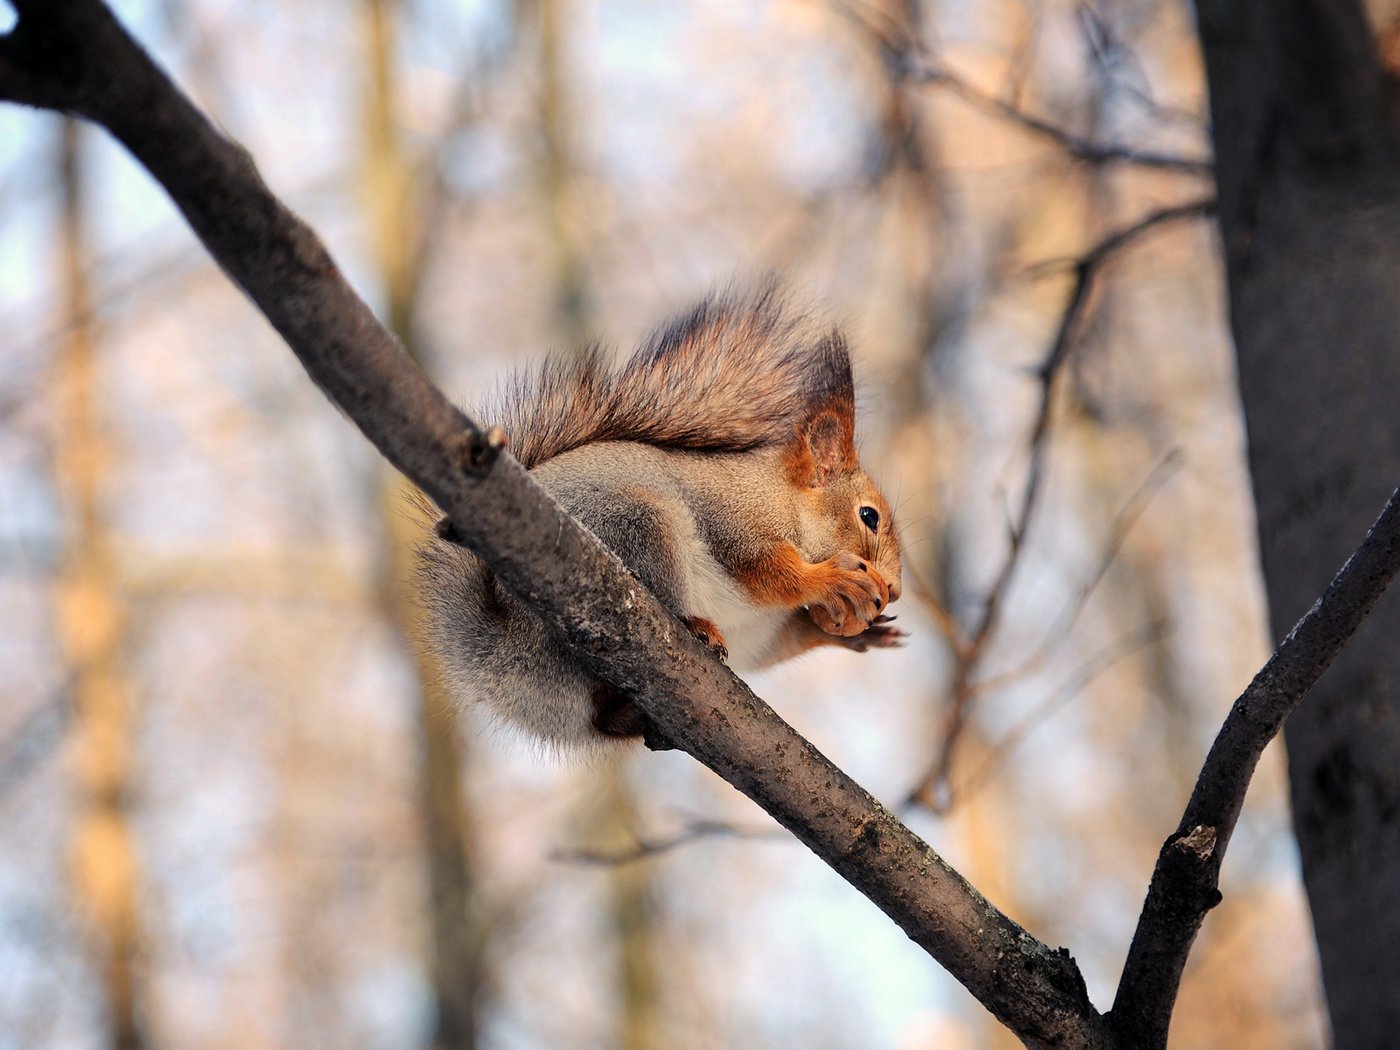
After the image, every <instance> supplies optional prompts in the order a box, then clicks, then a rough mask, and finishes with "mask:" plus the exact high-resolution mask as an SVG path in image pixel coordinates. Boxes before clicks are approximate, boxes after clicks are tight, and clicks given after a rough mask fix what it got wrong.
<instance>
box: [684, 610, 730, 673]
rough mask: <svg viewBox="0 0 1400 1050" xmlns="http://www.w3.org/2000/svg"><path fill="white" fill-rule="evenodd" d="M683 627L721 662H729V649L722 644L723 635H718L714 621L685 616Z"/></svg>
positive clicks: (701, 617) (717, 628) (700, 617)
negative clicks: (688, 629) (687, 628)
mask: <svg viewBox="0 0 1400 1050" xmlns="http://www.w3.org/2000/svg"><path fill="white" fill-rule="evenodd" d="M685 625H686V626H687V627H689V628H690V633H691V634H693V635H695V637H696V638H699V639H700V640H701V641H702V642H704V643H705V645H706V646H707V647H708V648H709V650H710V652H712V653H714V654H715V655H716V656H718V657H719V658H720V659H721V660H722V661H726V662H727V661H728V660H729V647H728V646H727V645H725V644H724V635H722V634H721V633H720V630H719V625H718V624H716V623H715V622H714V620H707V619H705V617H703V616H687V617H685Z"/></svg>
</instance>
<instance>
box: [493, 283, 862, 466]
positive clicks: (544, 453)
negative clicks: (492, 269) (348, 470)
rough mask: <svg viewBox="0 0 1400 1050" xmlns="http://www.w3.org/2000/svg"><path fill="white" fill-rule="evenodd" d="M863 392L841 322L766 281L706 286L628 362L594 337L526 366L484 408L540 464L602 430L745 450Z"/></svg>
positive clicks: (612, 437)
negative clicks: (743, 287) (742, 287)
mask: <svg viewBox="0 0 1400 1050" xmlns="http://www.w3.org/2000/svg"><path fill="white" fill-rule="evenodd" d="M853 401H854V389H853V386H852V382H851V365H850V358H849V356H848V355H847V352H846V345H845V341H844V340H843V339H842V337H841V334H840V333H839V332H838V331H837V330H835V329H834V328H830V327H823V326H821V325H820V324H818V323H816V322H814V321H813V320H812V319H811V318H810V317H809V316H808V315H806V314H804V313H801V312H800V311H794V310H792V309H791V308H790V307H789V306H788V304H787V302H786V300H785V299H784V297H783V295H782V293H781V292H780V291H779V290H778V288H777V287H776V286H774V285H768V286H766V287H764V288H763V289H761V290H760V291H758V292H757V293H753V294H750V295H747V296H740V295H734V294H730V295H722V296H712V297H710V298H707V299H706V300H704V301H703V302H701V303H700V305H699V306H697V307H695V308H694V309H693V310H691V311H690V312H689V313H688V314H686V315H684V316H683V317H681V318H679V319H678V320H676V321H674V322H672V323H671V324H669V325H667V326H666V327H664V328H662V329H661V330H659V331H657V332H655V333H653V334H652V336H651V337H650V338H648V339H647V340H646V341H645V342H644V343H643V344H642V345H641V346H640V347H639V348H638V349H637V351H636V352H635V353H634V354H633V355H632V357H631V358H630V359H629V360H628V361H627V362H626V363H625V364H623V365H622V366H621V367H617V366H614V365H612V364H611V363H610V362H609V361H608V360H607V358H606V356H605V354H604V353H603V352H602V351H601V350H599V349H597V348H594V349H592V350H588V351H585V352H583V353H580V354H578V355H575V356H574V357H572V358H568V359H563V360H556V361H552V362H550V363H549V364H546V365H545V366H544V367H543V368H542V369H540V370H537V371H530V372H523V373H517V374H516V375H515V376H514V377H512V379H510V380H509V381H508V382H507V384H506V386H505V388H504V389H503V390H502V391H500V393H499V394H498V396H497V398H496V402H495V404H494V405H488V406H486V408H484V409H483V411H482V416H483V417H484V419H485V420H486V421H488V422H491V423H496V424H498V425H500V426H501V427H503V428H504V429H505V431H506V435H507V437H508V438H509V440H510V443H511V451H512V452H513V453H514V455H515V457H516V458H517V459H518V460H519V461H520V462H521V463H522V464H524V465H525V466H526V467H534V466H537V465H538V464H540V463H543V462H544V461H545V460H548V459H552V458H553V457H555V456H558V455H560V454H562V453H564V452H567V451H569V450H570V449H574V448H578V447H580V446H582V445H586V444H590V443H593V442H599V441H636V442H641V443H643V444H647V445H657V446H661V447H667V448H683V449H695V450H704V451H709V452H747V451H751V450H752V449H755V448H759V447H762V446H765V445H771V444H778V443H782V442H785V441H788V440H791V438H792V436H793V426H794V423H795V422H798V421H800V420H802V419H804V418H806V417H807V416H808V415H809V414H810V413H811V412H813V411H815V410H817V409H819V408H821V407H825V406H829V405H834V404H852V403H853ZM852 407H853V404H852Z"/></svg>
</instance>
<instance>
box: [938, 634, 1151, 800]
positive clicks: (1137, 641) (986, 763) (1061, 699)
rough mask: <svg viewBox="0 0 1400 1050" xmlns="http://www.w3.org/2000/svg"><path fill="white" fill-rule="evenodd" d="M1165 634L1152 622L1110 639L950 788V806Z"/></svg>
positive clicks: (980, 783)
mask: <svg viewBox="0 0 1400 1050" xmlns="http://www.w3.org/2000/svg"><path fill="white" fill-rule="evenodd" d="M1161 636H1162V625H1161V624H1159V623H1152V624H1148V625H1147V626H1146V627H1143V628H1142V629H1141V630H1137V631H1133V632H1132V633H1131V634H1128V635H1125V636H1124V637H1122V638H1119V639H1118V640H1116V641H1114V642H1112V643H1110V644H1109V645H1108V646H1106V647H1105V648H1104V649H1103V650H1101V651H1100V652H1097V653H1095V654H1094V655H1093V656H1091V657H1090V658H1089V659H1088V660H1086V661H1085V662H1084V664H1083V665H1082V666H1081V667H1080V668H1079V669H1078V670H1076V671H1075V672H1074V673H1073V674H1072V675H1070V677H1069V679H1068V681H1066V682H1065V683H1064V684H1063V685H1061V686H1060V688H1058V689H1056V690H1054V691H1053V692H1051V693H1050V694H1049V695H1048V696H1046V697H1045V698H1043V699H1042V700H1041V701H1040V702H1039V703H1037V704H1036V705H1035V706H1034V707H1033V708H1031V710H1030V711H1028V712H1027V713H1026V716H1025V717H1024V718H1022V719H1021V721H1020V722H1019V723H1017V724H1016V725H1015V726H1014V727H1013V728H1012V729H1010V730H1009V731H1008V732H1007V734H1006V735H1005V736H1003V737H1002V738H1001V739H1000V740H998V741H997V742H996V743H995V744H994V745H993V746H992V749H991V751H990V753H988V755H987V757H986V758H985V759H984V760H983V761H982V764H981V765H979V766H978V767H977V768H976V769H974V770H973V771H972V772H971V773H969V774H968V775H967V776H965V777H963V778H962V779H961V780H959V781H957V782H956V783H954V784H953V785H952V786H950V787H949V788H948V792H947V794H948V805H949V807H950V808H951V806H952V805H954V804H955V803H957V802H960V801H962V800H964V799H966V798H967V797H968V796H970V795H971V794H973V792H975V791H976V790H977V789H979V788H980V787H981V786H982V785H983V784H984V783H986V781H987V779H988V778H989V777H990V776H991V775H992V774H993V773H995V772H996V771H997V770H998V769H999V768H1001V765H1002V763H1003V762H1004V761H1005V760H1006V758H1007V757H1008V756H1009V755H1010V754H1011V752H1012V751H1014V750H1015V749H1016V748H1017V747H1019V746H1020V745H1021V744H1022V743H1024V742H1025V740H1026V738H1027V737H1028V736H1030V735H1031V734H1032V733H1033V732H1035V730H1036V729H1038V728H1039V727H1040V726H1041V725H1043V724H1044V723H1045V721H1046V720H1047V719H1048V718H1049V717H1050V716H1051V715H1053V714H1054V713H1055V712H1056V711H1058V710H1060V708H1062V707H1064V705H1065V704H1067V703H1069V702H1070V701H1071V700H1073V699H1074V698H1075V697H1076V696H1079V695H1080V694H1081V693H1083V692H1084V690H1085V689H1087V688H1088V687H1089V686H1090V685H1091V684H1093V682H1094V680H1095V679H1097V678H1098V677H1099V675H1101V674H1103V673H1105V672H1106V671H1108V670H1110V669H1112V668H1113V667H1115V666H1116V665H1117V664H1119V663H1120V662H1122V661H1123V660H1125V659H1127V658H1128V657H1130V656H1132V655H1133V654H1134V653H1136V652H1138V651H1140V650H1141V649H1142V648H1143V647H1144V646H1146V645H1150V644H1152V643H1153V642H1154V641H1156V640H1157V639H1158V638H1160V637H1161Z"/></svg>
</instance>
